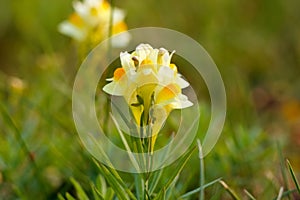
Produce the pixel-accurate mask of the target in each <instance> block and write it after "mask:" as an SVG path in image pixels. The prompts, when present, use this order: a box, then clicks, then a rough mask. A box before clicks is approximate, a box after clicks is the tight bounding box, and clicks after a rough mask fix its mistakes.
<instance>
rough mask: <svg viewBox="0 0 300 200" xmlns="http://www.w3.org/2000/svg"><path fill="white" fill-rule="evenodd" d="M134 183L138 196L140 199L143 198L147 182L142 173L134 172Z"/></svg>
mask: <svg viewBox="0 0 300 200" xmlns="http://www.w3.org/2000/svg"><path fill="white" fill-rule="evenodd" d="M134 183H135V184H134V185H135V190H136V196H137V199H138V200H143V198H144V195H145V194H144V191H145V188H144V186H145V182H144V179H143V177H142V175H141V174H134Z"/></svg>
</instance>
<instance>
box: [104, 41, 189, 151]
mask: <svg viewBox="0 0 300 200" xmlns="http://www.w3.org/2000/svg"><path fill="white" fill-rule="evenodd" d="M173 54H174V52H172V53H169V52H168V51H167V50H166V49H163V48H160V49H154V48H152V47H151V46H150V45H149V44H140V45H138V46H137V47H136V50H135V51H134V52H132V53H131V54H129V53H128V52H122V53H121V54H120V59H121V65H122V67H120V68H117V69H116V70H115V71H114V75H113V77H112V78H110V79H107V80H109V81H111V82H110V83H108V84H107V85H105V86H104V87H103V90H104V91H105V92H106V93H108V94H111V95H116V96H123V97H124V98H125V100H126V102H127V104H128V107H129V108H130V109H131V111H132V114H133V116H134V119H135V122H136V124H137V125H138V126H140V127H143V126H150V127H151V147H150V151H151V152H153V150H154V144H155V141H156V138H157V134H158V133H159V131H160V129H161V128H162V126H163V124H164V122H165V120H166V119H167V117H168V115H169V114H170V112H171V111H172V110H173V109H183V108H187V107H190V106H192V105H193V103H192V102H191V101H189V100H188V97H187V96H185V95H184V94H182V89H183V88H186V87H188V86H189V83H188V82H187V81H186V80H184V79H183V78H182V76H181V75H180V74H179V73H178V69H177V66H176V65H175V64H174V63H171V58H172V55H173Z"/></svg>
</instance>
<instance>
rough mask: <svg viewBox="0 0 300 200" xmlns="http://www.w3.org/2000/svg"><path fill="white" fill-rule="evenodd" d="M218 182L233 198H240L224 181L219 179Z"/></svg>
mask: <svg viewBox="0 0 300 200" xmlns="http://www.w3.org/2000/svg"><path fill="white" fill-rule="evenodd" d="M219 183H220V184H221V185H222V186H223V187H224V188H225V190H226V191H227V192H228V193H229V194H230V196H231V197H232V198H233V199H234V200H240V198H239V197H238V195H237V194H236V193H235V191H234V190H233V189H231V188H230V187H229V186H228V185H227V184H226V183H225V182H224V181H222V180H221V181H219Z"/></svg>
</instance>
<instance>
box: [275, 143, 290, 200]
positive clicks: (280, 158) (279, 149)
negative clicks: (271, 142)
mask: <svg viewBox="0 0 300 200" xmlns="http://www.w3.org/2000/svg"><path fill="white" fill-rule="evenodd" d="M277 151H278V154H279V160H280V170H281V174H282V178H283V184H284V185H283V186H284V188H285V189H286V190H289V186H288V179H287V175H286V171H285V170H286V168H285V164H284V157H283V154H282V150H281V147H280V144H279V142H278V141H277ZM287 197H288V199H291V197H290V196H289V195H288V196H287Z"/></svg>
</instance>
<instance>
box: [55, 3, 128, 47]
mask: <svg viewBox="0 0 300 200" xmlns="http://www.w3.org/2000/svg"><path fill="white" fill-rule="evenodd" d="M73 7H74V10H75V12H74V13H72V14H71V15H70V16H69V18H68V20H65V21H63V22H62V23H60V24H59V27H58V29H59V31H60V32H61V33H63V34H65V35H68V36H70V37H72V38H73V39H74V40H76V41H79V42H87V41H88V42H91V43H92V44H97V43H99V42H101V41H102V40H104V39H106V38H107V37H108V36H109V23H110V15H111V11H112V8H111V6H110V4H109V3H108V2H107V1H105V0H84V1H83V2H81V1H75V2H74V3H73ZM112 15H113V16H112V19H113V21H112V34H117V33H120V32H123V31H126V30H127V26H126V24H125V22H124V17H125V13H124V11H123V10H121V9H119V8H114V9H113V13H112ZM129 39H130V35H129V34H124V36H123V37H122V38H120V39H119V40H118V41H112V42H113V46H115V47H122V46H124V45H126V44H127V43H128V42H129Z"/></svg>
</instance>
